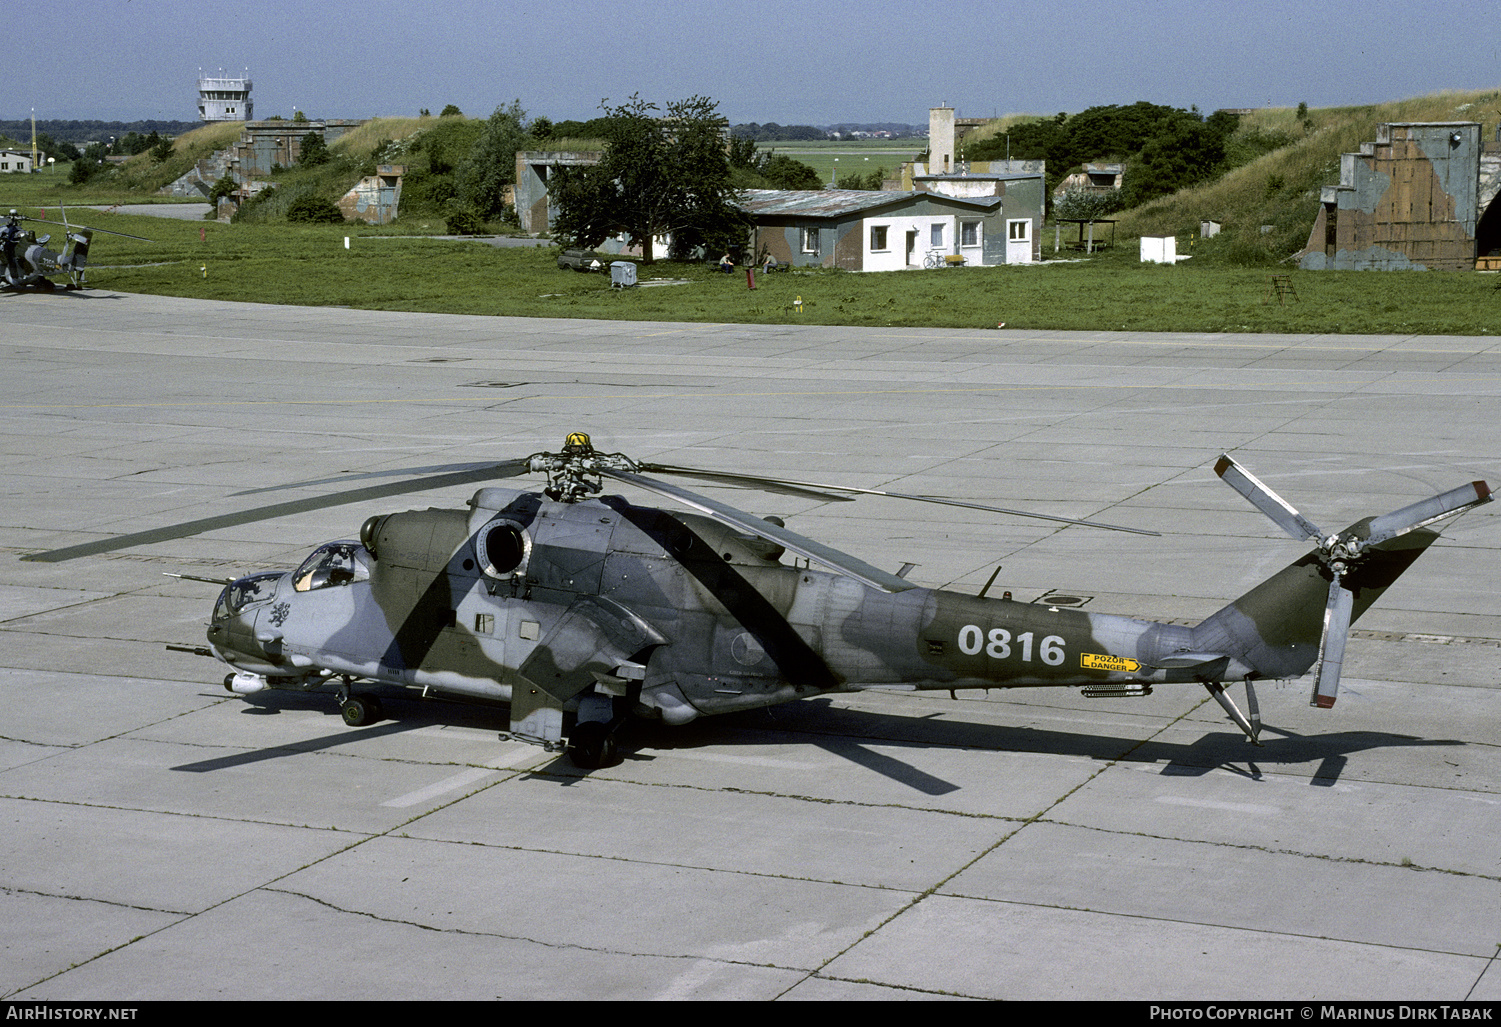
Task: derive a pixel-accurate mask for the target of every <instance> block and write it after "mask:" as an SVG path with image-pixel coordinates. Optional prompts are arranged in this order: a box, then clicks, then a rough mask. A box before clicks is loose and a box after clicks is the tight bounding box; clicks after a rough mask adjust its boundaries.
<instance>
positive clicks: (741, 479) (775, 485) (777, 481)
mask: <svg viewBox="0 0 1501 1027" xmlns="http://www.w3.org/2000/svg"><path fill="white" fill-rule="evenodd" d="M637 466H638V467H640V468H641V470H643V471H647V472H648V473H651V474H672V475H676V476H678V477H682V478H701V479H703V480H704V481H714V482H719V483H720V484H722V485H733V486H735V487H736V488H751V489H759V490H760V491H762V492H771V493H775V494H777V495H782V496H797V497H799V498H802V499H821V500H824V501H825V502H830V503H853V502H854V499H853V498H852V497H850V496H836V495H834V494H833V493H832V492H819V491H816V490H814V489H811V488H808V487H806V486H804V485H801V484H794V483H792V482H789V481H784V480H782V479H781V478H763V477H761V476H760V475H756V474H735V473H733V472H731V471H706V470H703V469H702V468H698V467H679V466H677V465H675V464H650V463H645V464H638V465H637Z"/></svg>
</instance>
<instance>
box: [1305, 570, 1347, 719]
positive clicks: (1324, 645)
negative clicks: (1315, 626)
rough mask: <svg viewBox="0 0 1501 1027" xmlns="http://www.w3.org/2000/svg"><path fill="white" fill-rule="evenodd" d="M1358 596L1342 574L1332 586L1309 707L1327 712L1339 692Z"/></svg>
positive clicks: (1335, 576) (1337, 576) (1325, 607)
mask: <svg viewBox="0 0 1501 1027" xmlns="http://www.w3.org/2000/svg"><path fill="white" fill-rule="evenodd" d="M1354 605H1355V593H1353V592H1351V591H1350V590H1349V589H1348V588H1345V586H1344V583H1343V582H1342V581H1341V580H1340V575H1338V574H1335V575H1334V580H1333V581H1331V582H1330V583H1329V601H1328V602H1327V603H1325V604H1324V636H1323V638H1321V639H1320V640H1319V663H1318V670H1317V671H1315V672H1314V678H1313V697H1312V698H1311V699H1310V700H1309V703H1308V704H1309V705H1310V706H1317V707H1319V708H1320V709H1324V710H1327V709H1329V707H1331V706H1333V705H1334V700H1335V698H1336V697H1337V695H1338V693H1339V672H1340V667H1341V666H1342V665H1343V664H1344V662H1345V640H1346V639H1347V638H1349V636H1350V611H1351V609H1352V608H1353V607H1354Z"/></svg>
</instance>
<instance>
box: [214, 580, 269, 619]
mask: <svg viewBox="0 0 1501 1027" xmlns="http://www.w3.org/2000/svg"><path fill="white" fill-rule="evenodd" d="M281 578H282V574H281V572H280V571H262V572H261V573H260V574H252V575H250V576H249V577H246V578H240V579H239V580H238V581H232V582H230V583H229V585H227V586H226V587H225V589H224V591H223V592H220V593H219V601H218V602H217V603H215V604H214V620H216V621H221V620H227V619H228V618H230V617H233V616H235V615H236V614H238V613H239V612H240V611H241V610H243V609H245V607H247V606H254V605H255V604H256V603H264V602H266V601H267V600H269V599H270V598H271V597H272V596H274V595H276V583H277V582H278V581H280V580H281Z"/></svg>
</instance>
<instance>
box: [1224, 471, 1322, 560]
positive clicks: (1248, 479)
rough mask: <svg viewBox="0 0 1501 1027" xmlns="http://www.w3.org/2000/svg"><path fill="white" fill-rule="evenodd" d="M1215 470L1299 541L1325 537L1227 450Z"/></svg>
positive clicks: (1317, 539)
mask: <svg viewBox="0 0 1501 1027" xmlns="http://www.w3.org/2000/svg"><path fill="white" fill-rule="evenodd" d="M1214 473H1215V474H1218V475H1219V476H1220V477H1221V478H1223V479H1224V481H1225V484H1226V485H1229V486H1230V487H1231V488H1232V489H1234V490H1235V491H1236V492H1239V493H1240V494H1241V495H1243V496H1245V497H1246V498H1247V499H1249V500H1250V501H1251V505H1252V506H1254V507H1256V509H1258V510H1260V511H1261V512H1262V513H1264V514H1266V515H1267V516H1268V517H1270V518H1271V519H1272V520H1273V521H1275V522H1276V523H1277V526H1278V527H1279V528H1281V529H1282V530H1283V531H1285V532H1287V533H1288V534H1289V535H1291V536H1292V537H1293V538H1295V539H1297V540H1298V541H1300V542H1304V541H1306V542H1318V541H1319V540H1320V539H1322V538H1323V537H1324V533H1323V531H1321V530H1320V529H1319V526H1318V525H1317V524H1314V523H1313V522H1312V521H1310V520H1309V519H1308V518H1306V517H1304V516H1303V515H1302V514H1300V513H1298V511H1297V510H1295V509H1293V507H1292V505H1291V504H1290V503H1288V502H1287V500H1285V499H1283V498H1282V497H1281V496H1279V495H1277V493H1275V492H1273V491H1272V490H1271V489H1269V488H1267V487H1266V486H1265V485H1263V484H1262V483H1261V482H1260V481H1259V480H1258V479H1257V477H1256V476H1255V475H1254V474H1252V473H1251V472H1250V471H1248V470H1246V469H1245V468H1244V467H1242V466H1241V465H1240V464H1238V463H1236V462H1235V461H1234V460H1232V459H1231V458H1230V456H1229V454H1225V453H1222V454H1220V458H1219V460H1218V461H1217V462H1216V463H1215V465H1214Z"/></svg>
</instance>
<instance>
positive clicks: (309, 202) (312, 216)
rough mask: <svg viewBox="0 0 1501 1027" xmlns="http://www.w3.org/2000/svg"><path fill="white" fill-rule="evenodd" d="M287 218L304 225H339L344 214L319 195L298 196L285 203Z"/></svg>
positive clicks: (342, 221) (342, 220)
mask: <svg viewBox="0 0 1501 1027" xmlns="http://www.w3.org/2000/svg"><path fill="white" fill-rule="evenodd" d="M287 220H288V221H292V222H295V223H298V224H305V225H341V224H343V223H344V214H343V213H342V212H341V211H340V210H339V208H338V207H336V206H335V205H334V204H333V202H332V201H331V200H326V199H324V198H323V197H321V196H313V195H311V194H309V195H306V196H299V197H297V199H295V200H293V201H292V202H291V203H289V204H288V205H287Z"/></svg>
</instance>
